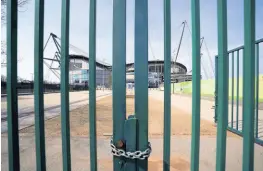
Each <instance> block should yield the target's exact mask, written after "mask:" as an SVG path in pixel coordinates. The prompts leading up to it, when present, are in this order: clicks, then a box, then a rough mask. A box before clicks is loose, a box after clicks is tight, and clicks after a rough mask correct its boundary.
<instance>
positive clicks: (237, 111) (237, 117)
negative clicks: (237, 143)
mask: <svg viewBox="0 0 263 171" xmlns="http://www.w3.org/2000/svg"><path fill="white" fill-rule="evenodd" d="M236 103H237V104H236V106H237V110H236V120H237V121H236V129H237V130H238V119H239V116H238V115H239V50H238V51H237V102H236Z"/></svg>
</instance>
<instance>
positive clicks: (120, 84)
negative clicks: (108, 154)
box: [112, 0, 126, 171]
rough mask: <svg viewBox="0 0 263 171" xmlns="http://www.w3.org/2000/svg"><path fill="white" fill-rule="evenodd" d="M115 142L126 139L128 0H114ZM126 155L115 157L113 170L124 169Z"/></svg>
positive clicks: (113, 95)
mask: <svg viewBox="0 0 263 171" xmlns="http://www.w3.org/2000/svg"><path fill="white" fill-rule="evenodd" d="M112 53H113V54H112V58H113V62H112V80H113V81H112V109H113V110H112V114H113V144H116V143H117V142H123V140H124V122H125V119H126V0H113V49H112ZM124 163H125V159H124V157H117V156H114V157H113V170H114V171H121V170H123V164H124Z"/></svg>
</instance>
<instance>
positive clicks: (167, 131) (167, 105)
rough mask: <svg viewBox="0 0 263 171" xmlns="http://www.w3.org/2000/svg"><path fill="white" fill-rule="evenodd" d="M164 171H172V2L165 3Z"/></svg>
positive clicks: (168, 0)
mask: <svg viewBox="0 0 263 171" xmlns="http://www.w3.org/2000/svg"><path fill="white" fill-rule="evenodd" d="M163 145H164V147H163V149H164V151H163V170H164V171H168V170H170V146H171V2H170V0H165V1H164V143H163Z"/></svg>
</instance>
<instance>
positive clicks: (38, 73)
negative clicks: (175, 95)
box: [6, 0, 255, 171]
mask: <svg viewBox="0 0 263 171" xmlns="http://www.w3.org/2000/svg"><path fill="white" fill-rule="evenodd" d="M244 3H245V4H244V6H245V8H244V9H245V10H244V16H245V20H244V23H245V46H244V48H245V53H244V66H245V67H244V87H243V89H245V90H246V91H245V92H244V105H243V111H244V112H243V115H244V117H243V123H244V124H243V131H242V132H243V142H244V143H243V170H244V171H251V170H253V166H254V155H253V153H254V136H253V134H251V132H253V131H254V104H255V98H254V95H255V91H254V90H255V86H254V85H255V72H254V69H255V49H254V44H253V42H255V0H244ZM217 8H218V52H219V56H218V70H219V71H220V72H218V121H217V148H216V170H217V171H223V170H225V161H226V131H227V113H228V58H227V55H228V52H227V1H226V0H218V4H217ZM17 10H18V9H17V0H8V1H7V29H6V30H7V75H8V76H7V78H8V80H7V85H8V86H7V87H8V90H7V94H8V97H7V104H8V107H7V112H8V151H9V155H8V156H9V170H11V171H19V170H20V161H19V138H18V133H19V132H18V115H17V112H18V106H17V89H16V87H17V31H18V29H17V24H18V23H17V19H18V17H17ZM89 12H90V16H89V17H90V19H89V22H90V23H89V24H90V25H89V35H90V36H89V57H90V58H89V59H90V61H89V71H90V72H89V118H90V120H89V122H90V124H89V126H90V170H92V171H95V170H97V142H96V0H90V11H89ZM69 16H70V0H62V14H61V17H62V18H61V90H60V91H61V129H62V130H61V133H62V154H63V156H62V157H63V170H65V171H69V170H71V153H70V130H69V122H70V120H69V85H68V84H69V53H68V51H69ZM191 16H192V33H193V34H192V48H193V49H192V73H193V76H192V80H193V84H192V85H193V94H192V141H191V171H198V170H199V142H200V5H199V0H191ZM43 34H44V0H36V1H35V37H34V38H35V45H34V56H35V58H34V76H35V78H34V82H35V85H34V95H35V141H36V142H35V145H36V164H37V169H36V170H39V171H40V170H41V171H44V170H46V155H45V154H46V151H45V129H44V101H43ZM125 55H126V1H125V0H113V82H112V85H113V140H112V144H113V145H114V146H115V147H117V150H120V149H119V148H121V150H123V151H124V152H125V153H127V152H129V151H135V150H141V151H144V150H146V149H148V148H149V142H148V107H147V106H148V81H147V77H148V66H147V63H148V1H147V0H135V83H136V84H135V104H136V105H135V116H131V117H129V118H128V119H127V120H126V117H125V116H126V109H125V106H126V105H125V104H126V102H125V99H126V94H125V93H126V88H125V62H126V59H125ZM164 60H165V64H164V66H165V69H164V143H163V145H164V146H163V148H164V151H163V170H170V146H171V144H170V142H171V139H170V135H171V84H170V75H171V73H170V72H171V7H170V0H164ZM252 113H253V114H252ZM124 128H126V129H124ZM124 130H125V131H128V133H129V135H130V136H128V137H127V136H124V135H126V133H127V132H125V131H124ZM123 143H126V145H123ZM113 158H114V161H113V166H114V170H115V171H119V170H124V169H126V170H139V171H143V170H147V169H148V160H147V159H148V158H147V157H145V159H142V160H138V159H137V160H134V159H126V158H125V157H119V156H114V157H113ZM124 163H125V165H124ZM124 166H125V167H124Z"/></svg>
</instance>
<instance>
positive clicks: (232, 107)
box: [231, 52, 235, 128]
mask: <svg viewBox="0 0 263 171" xmlns="http://www.w3.org/2000/svg"><path fill="white" fill-rule="evenodd" d="M231 62H232V66H231V75H232V83H231V86H232V87H231V128H233V124H234V123H233V122H234V68H235V65H234V52H232V61H231Z"/></svg>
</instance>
